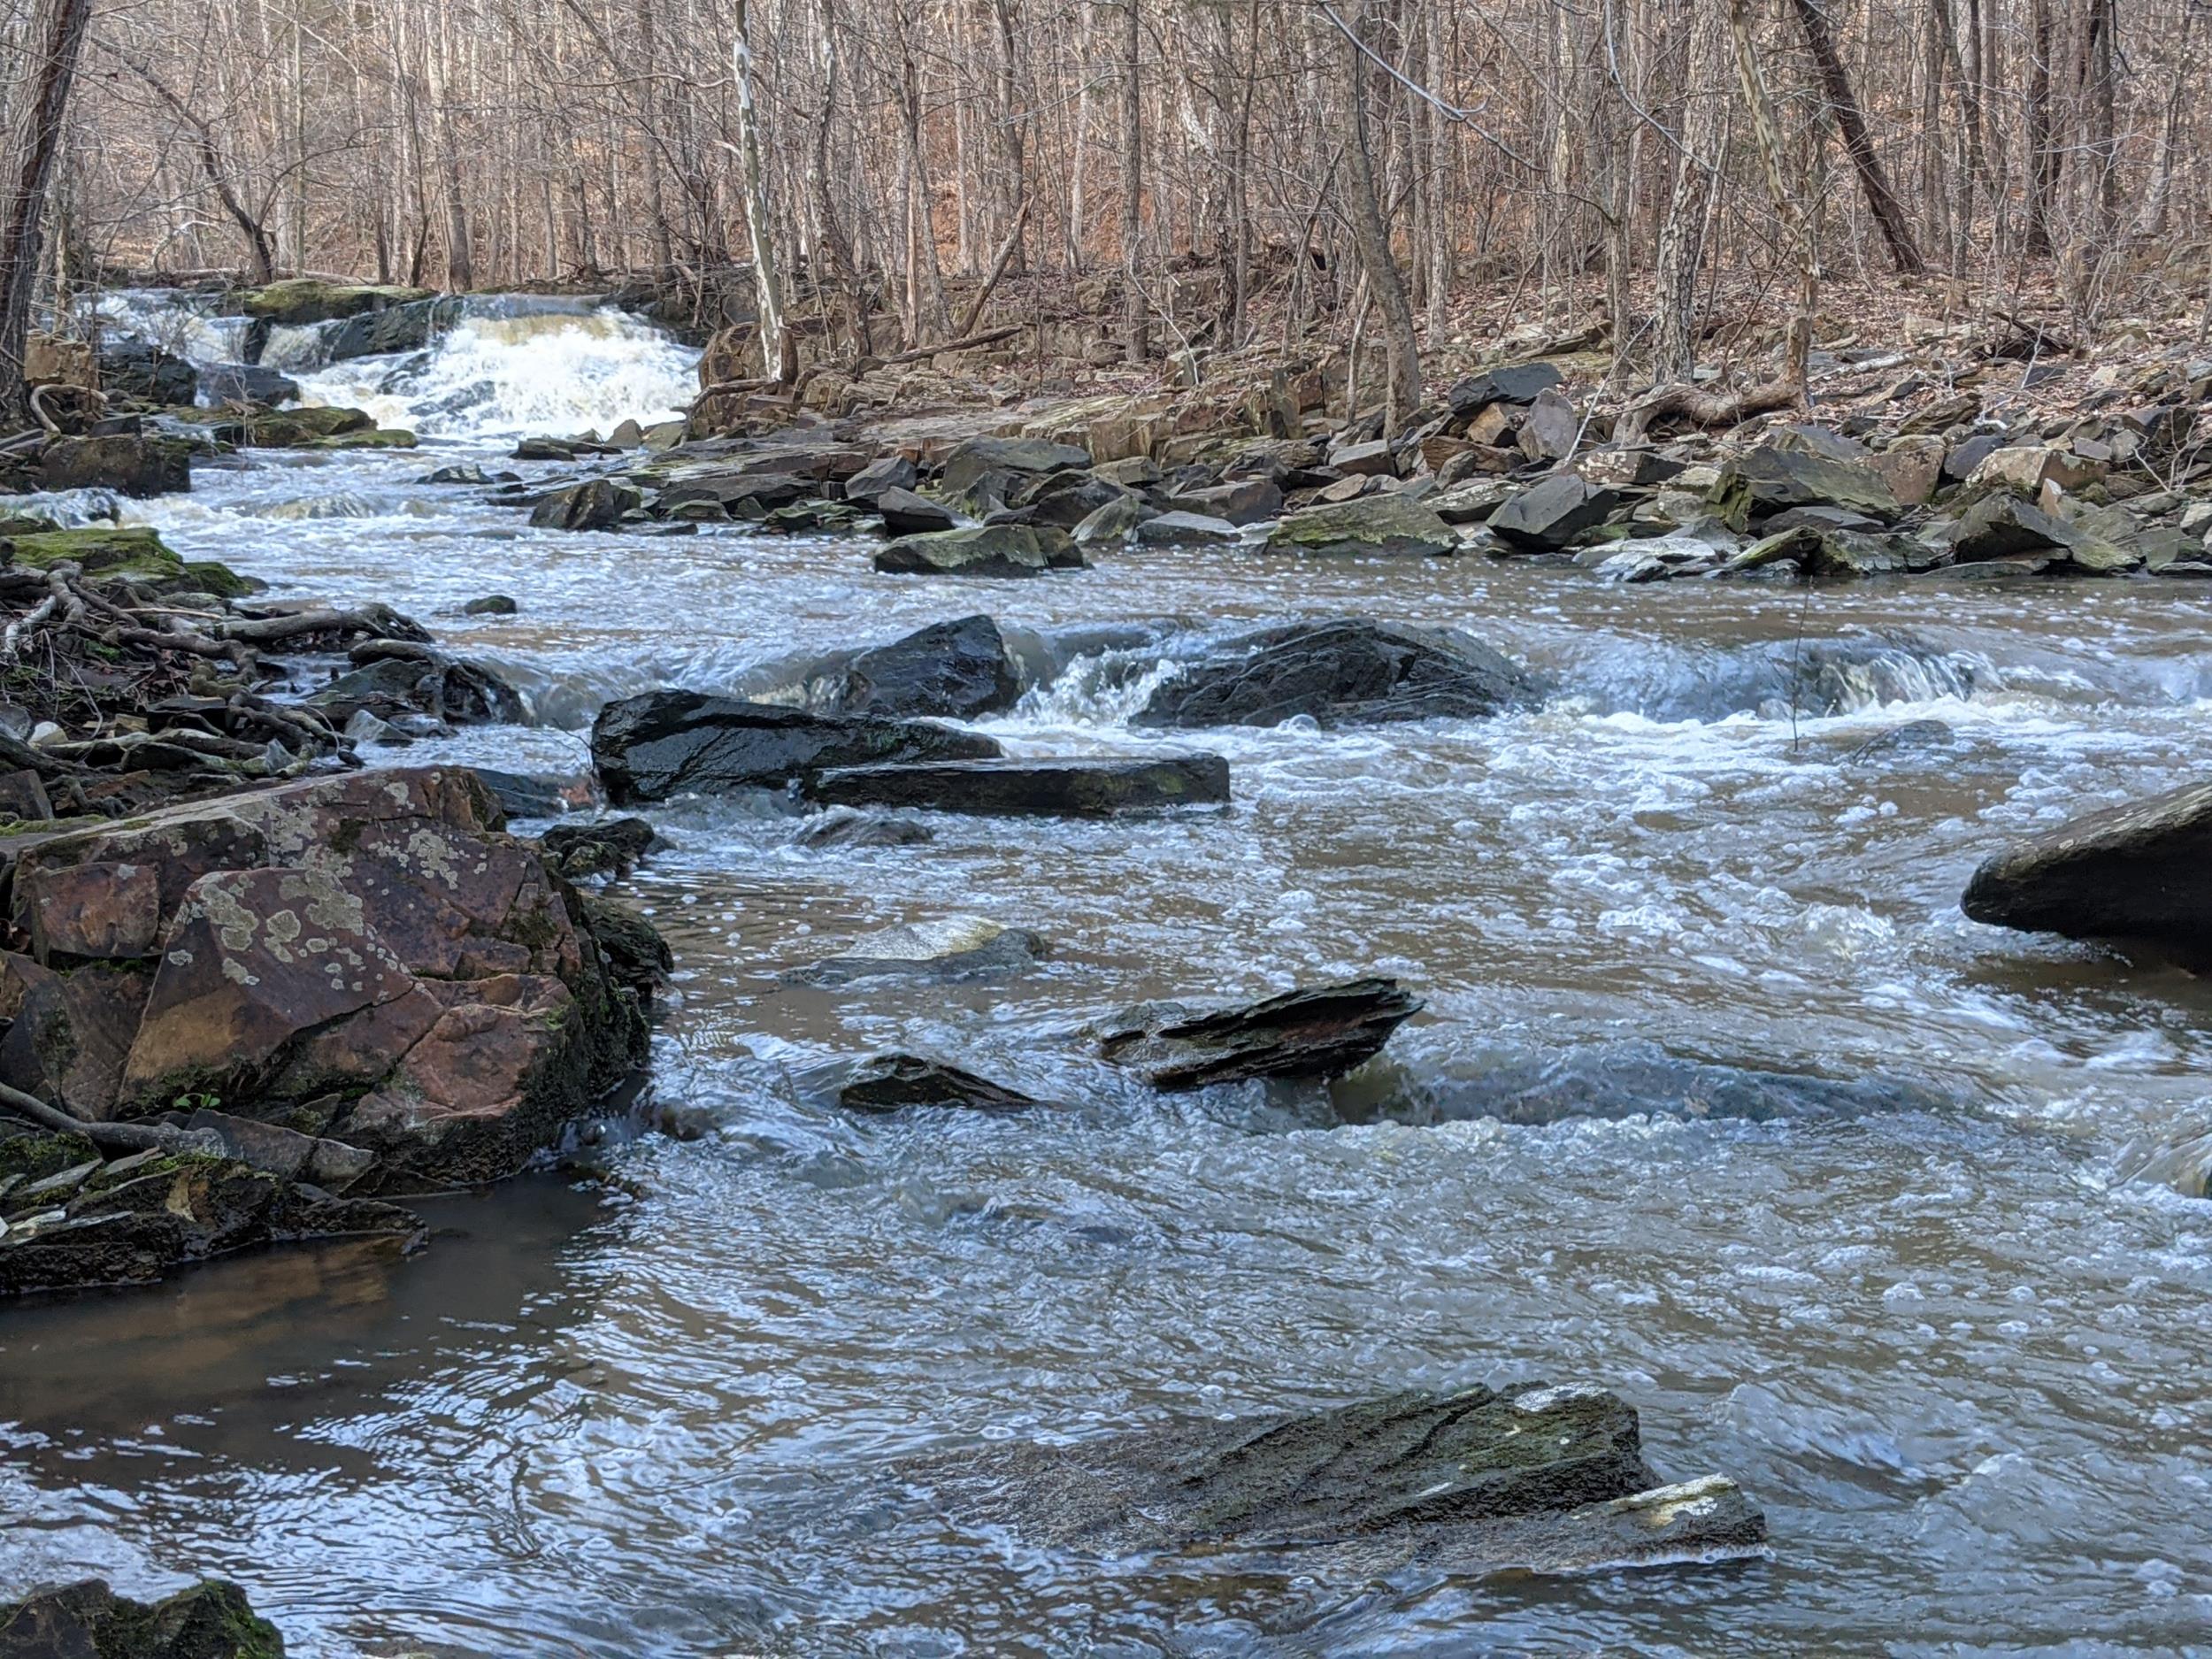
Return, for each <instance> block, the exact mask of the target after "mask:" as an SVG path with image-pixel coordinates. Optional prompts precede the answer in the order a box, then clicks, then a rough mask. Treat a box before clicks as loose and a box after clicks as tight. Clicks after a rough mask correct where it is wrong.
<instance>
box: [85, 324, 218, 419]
mask: <svg viewBox="0 0 2212 1659" xmlns="http://www.w3.org/2000/svg"><path fill="white" fill-rule="evenodd" d="M100 386H101V388H102V389H103V390H104V391H105V392H106V393H107V394H108V395H109V396H111V397H134V398H137V399H138V400H140V401H141V402H142V403H163V404H167V405H172V406H176V405H184V406H189V405H190V404H191V403H192V402H193V401H194V400H195V399H196V398H197V397H198V396H199V395H200V372H199V370H197V369H196V368H194V367H193V366H192V365H191V364H190V363H188V361H186V360H185V359H184V358H182V357H177V356H175V355H174V354H173V353H171V352H167V351H164V350H163V349H161V348H160V347H159V346H157V345H155V344H154V343H153V342H151V341H149V340H108V341H103V342H101V345H100Z"/></svg>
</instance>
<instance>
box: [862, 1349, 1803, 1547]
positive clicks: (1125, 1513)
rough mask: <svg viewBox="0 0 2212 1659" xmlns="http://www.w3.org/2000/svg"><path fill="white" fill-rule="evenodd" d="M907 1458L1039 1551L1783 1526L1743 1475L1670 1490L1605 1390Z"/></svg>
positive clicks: (1235, 1422) (1549, 1537)
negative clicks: (1753, 1498)
mask: <svg viewBox="0 0 2212 1659" xmlns="http://www.w3.org/2000/svg"><path fill="white" fill-rule="evenodd" d="M897 1474H898V1477H899V1479H901V1481H902V1483H903V1484H905V1485H906V1486H908V1487H910V1488H914V1487H919V1488H921V1489H922V1490H924V1491H926V1492H928V1493H929V1494H931V1495H932V1498H933V1502H935V1504H936V1506H937V1507H938V1508H939V1509H941V1510H942V1511H944V1512H945V1513H947V1514H948V1515H949V1516H950V1517H952V1518H953V1519H954V1520H955V1521H956V1523H958V1524H959V1525H964V1526H978V1525H980V1526H988V1527H995V1528H1003V1529H1006V1530H1008V1531H1010V1532H1012V1533H1013V1534H1014V1535H1015V1537H1017V1538H1018V1540H1020V1542H1021V1543H1022V1544H1024V1545H1026V1546H1028V1547H1030V1548H1050V1549H1065V1550H1077V1551H1081V1552H1083V1553H1086V1554H1089V1555H1108V1556H1112V1555H1140V1554H1141V1555H1157V1554H1159V1553H1161V1552H1192V1553H1194V1554H1200V1555H1203V1557H1204V1558H1205V1560H1206V1562H1207V1563H1208V1564H1209V1566H1210V1567H1211V1568H1213V1569H1216V1570H1220V1569H1224V1568H1229V1569H1232V1570H1238V1571H1262V1572H1300V1573H1326V1574H1329V1575H1331V1576H1336V1575H1344V1576H1348V1577H1351V1578H1375V1577H1379V1576H1381V1575H1384V1574H1386V1573H1389V1572H1392V1571H1399V1570H1402V1569H1406V1568H1417V1569H1419V1570H1420V1571H1426V1572H1437V1573H1444V1574H1448V1575H1458V1576H1479V1575H1482V1574H1486V1573H1494V1572H1507V1571H1540V1572H1571V1571H1592V1570H1596V1569H1600V1568H1604V1567H1613V1566H1620V1565H1624V1564H1640V1563H1660V1562H1682V1561H1686V1560H1693V1559H1696V1560H1713V1559H1719V1558H1722V1557H1725V1556H1731V1555H1753V1554H1756V1553H1758V1551H1759V1549H1760V1548H1761V1546H1762V1545H1763V1541H1764V1540H1765V1537H1766V1526H1765V1522H1764V1519H1763V1517H1762V1516H1761V1515H1760V1513H1759V1511H1758V1510H1757V1509H1755V1507H1753V1506H1752V1504H1751V1503H1750V1502H1749V1501H1748V1500H1747V1498H1745V1496H1744V1495H1743V1494H1742V1493H1741V1492H1740V1490H1739V1489H1738V1488H1737V1486H1735V1484H1734V1483H1733V1482H1732V1481H1730V1480H1727V1479H1724V1478H1721V1477H1717V1476H1709V1477H1706V1478H1705V1479H1701V1480H1696V1481H1691V1482H1686V1483H1683V1484H1681V1485H1678V1486H1662V1485H1661V1484H1660V1480H1659V1478H1658V1477H1657V1476H1656V1475H1655V1474H1654V1473H1653V1472H1652V1471H1651V1469H1650V1467H1649V1465H1648V1464H1647V1463H1645V1461H1644V1455H1643V1445H1642V1440H1641V1435H1640V1429H1639V1425H1638V1423H1637V1419H1636V1414H1635V1412H1634V1411H1633V1410H1632V1409H1630V1408H1629V1407H1628V1406H1627V1405H1626V1404H1624V1402H1622V1401H1621V1400H1619V1399H1618V1398H1617V1397H1616V1396H1615V1395H1613V1394H1608V1393H1606V1392H1605V1391H1603V1390H1602V1389H1598V1388H1593V1387H1578V1386H1570V1387H1547V1386H1542V1385H1538V1384H1531V1385H1525V1386H1518V1387H1513V1388H1509V1389H1506V1390H1505V1391H1503V1392H1502V1393H1499V1392H1494V1391H1493V1390H1491V1389H1488V1388H1486V1387H1482V1386H1474V1387H1471V1388H1468V1389H1465V1390H1463V1391H1461V1392H1458V1393H1454V1394H1419V1393H1408V1394H1394V1395H1390V1396H1387V1397H1386V1398H1383V1399H1379V1400H1371V1401H1366V1402H1361V1403H1359V1404H1356V1405H1350V1406H1340V1407H1334V1408H1331V1409H1323V1410H1316V1411H1308V1412H1302V1413H1290V1412H1268V1413H1263V1414H1259V1415H1255V1416H1248V1417H1238V1418H1234V1419H1232V1420H1230V1421H1227V1422H1224V1421H1222V1420H1220V1419H1218V1418H1198V1419H1192V1420H1187V1421H1183V1422H1178V1423H1174V1424H1171V1425H1164V1426H1162V1427H1159V1428H1155V1429H1145V1430H1139V1431H1135V1432H1125V1433H1120V1434H1115V1435H1110V1436H1106V1437H1101V1438H1094V1439H1085V1440H1076V1441H1074V1442H1072V1443H1069V1442H1067V1441H1065V1440H1056V1441H1055V1442H1054V1443H1049V1444H1048V1443H1043V1442H1031V1443H1027V1444H1015V1445H993V1446H984V1447H981V1448H976V1449H973V1450H968V1451H958V1452H950V1453H941V1454H937V1455H932V1456H928V1457H923V1458H917V1459H913V1460H910V1461H909V1462H907V1463H902V1464H900V1465H898V1467H897Z"/></svg>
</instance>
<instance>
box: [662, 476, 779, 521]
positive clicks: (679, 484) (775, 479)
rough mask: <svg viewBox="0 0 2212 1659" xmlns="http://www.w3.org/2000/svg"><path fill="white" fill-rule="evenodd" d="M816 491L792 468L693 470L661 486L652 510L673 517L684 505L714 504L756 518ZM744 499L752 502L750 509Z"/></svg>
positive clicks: (684, 507)
mask: <svg viewBox="0 0 2212 1659" xmlns="http://www.w3.org/2000/svg"><path fill="white" fill-rule="evenodd" d="M818 493H819V487H818V485H817V483H816V481H815V480H812V479H810V478H802V477H800V476H799V475H798V474H797V473H795V472H748V471H744V470H741V469H739V468H731V469H728V470H726V471H718V472H702V473H694V474H691V475H689V476H687V477H685V478H682V479H680V480H675V481H673V482H672V483H670V484H668V485H667V486H666V487H664V488H663V489H662V490H661V492H660V494H659V495H657V496H656V497H654V501H653V511H655V512H657V513H659V514H661V515H662V516H664V517H673V516H675V515H676V514H678V513H679V512H680V511H683V510H685V509H687V508H695V507H701V506H708V505H711V506H717V507H719V508H721V509H722V510H723V511H725V512H726V513H728V514H729V515H730V516H731V517H732V518H758V517H760V516H762V515H763V514H765V513H769V512H772V511H775V510H776V509H777V508H779V507H788V506H790V505H791V504H792V503H794V502H799V501H805V500H809V499H810V498H811V497H813V496H814V495H817V494H818ZM746 503H752V505H751V507H750V509H748V508H747V506H746Z"/></svg>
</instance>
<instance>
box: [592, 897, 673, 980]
mask: <svg viewBox="0 0 2212 1659" xmlns="http://www.w3.org/2000/svg"><path fill="white" fill-rule="evenodd" d="M576 902H577V905H578V907H579V909H580V913H581V915H582V918H583V921H584V925H585V927H586V929H587V931H588V932H589V933H590V934H591V936H592V938H593V939H594V940H595V941H598V945H599V949H600V953H601V954H602V955H603V956H605V957H606V959H607V972H608V973H609V974H610V975H611V976H612V978H613V979H614V982H615V983H616V984H617V985H620V986H626V987H628V988H629V989H630V990H632V991H634V992H635V993H636V995H637V997H638V1001H639V1002H640V1003H641V1004H642V1005H644V1006H648V1007H649V1006H650V1005H651V1003H652V1000H653V993H654V992H655V991H656V990H657V989H658V988H659V987H660V986H661V985H662V984H663V983H664V981H665V980H666V979H667V978H668V976H669V974H670V973H672V972H674V970H675V966H676V953H675V952H674V951H672V950H671V949H669V948H668V941H666V940H665V939H664V938H662V937H661V933H660V929H658V928H657V927H656V926H653V924H652V923H650V922H649V921H648V920H646V919H645V918H644V917H643V916H641V915H640V914H639V913H638V912H637V911H636V910H632V909H631V908H630V907H629V906H628V905H626V904H623V903H620V902H617V901H616V900H613V899H611V898H608V897H607V896H606V895H603V894H599V893H589V892H580V893H579V894H577V895H576Z"/></svg>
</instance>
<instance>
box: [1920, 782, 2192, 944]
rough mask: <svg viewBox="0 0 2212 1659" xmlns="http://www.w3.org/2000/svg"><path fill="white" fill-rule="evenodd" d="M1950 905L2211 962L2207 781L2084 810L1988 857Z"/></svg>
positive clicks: (2021, 924)
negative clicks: (2081, 814)
mask: <svg viewBox="0 0 2212 1659" xmlns="http://www.w3.org/2000/svg"><path fill="white" fill-rule="evenodd" d="M1960 907H1961V908H1962V910H1965V912H1966V913H1967V915H1968V916H1970V917H1971V918H1973V919H1974V920H1976V921H1978V922H1987V923H1989V924H1990V925H1992V926H1997V927H2013V928H2018V929H2020V930H2021V931H2022V932H2024V933H2062V934H2064V935H2065V936H2066V937H2068V938H2070V939H2108V940H2114V941H2121V942H2127V941H2142V942H2145V943H2148V944H2153V945H2156V946H2159V947H2161V948H2162V949H2166V950H2168V951H2170V952H2172V953H2175V954H2177V955H2178V956H2182V957H2184V958H2185V959H2187V960H2189V961H2192V962H2208V961H2212V784H2206V783H2199V784H2191V785H2188V786H2187V787H2184V788H2180V789H2175V790H2171V791H2170V792H2169V793H2167V794H2165V795H2154V796H2152V797H2151V798H2150V799H2148V800H2147V801H2136V802H2131V803H2129V804H2127V805H2125V806H2119V807H2111V808H2108V809H2107V810H2103V811H2099V812H2091V813H2086V814H2085V815H2084V816H2082V817H2080V818H2070V819H2069V820H2067V822H2065V823H2063V824H2062V825H2060V826H2058V827H2057V828H2056V829H2054V830H2049V831H2047V832H2045V833H2042V834H2039V835H2037V836H2034V837H2032V838H2031V839H2029V840H2026V841H2022V842H2020V843H2019V844H2018V845H2016V846H2014V847H2012V848H2010V849H2007V850H2006V851H2004V852H2001V853H1999V854H1997V855H1996V856H1993V857H1992V858H1990V859H1988V860H1987V861H1986V862H1985V863H1984V864H1983V865H1982V866H1981V868H1980V869H1978V870H1977V871H1975V872H1974V879H1972V880H1971V881H1970V882H1969V883H1968V884H1967V888H1966V894H1965V896H1964V897H1963V898H1962V900H1961V901H1960Z"/></svg>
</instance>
